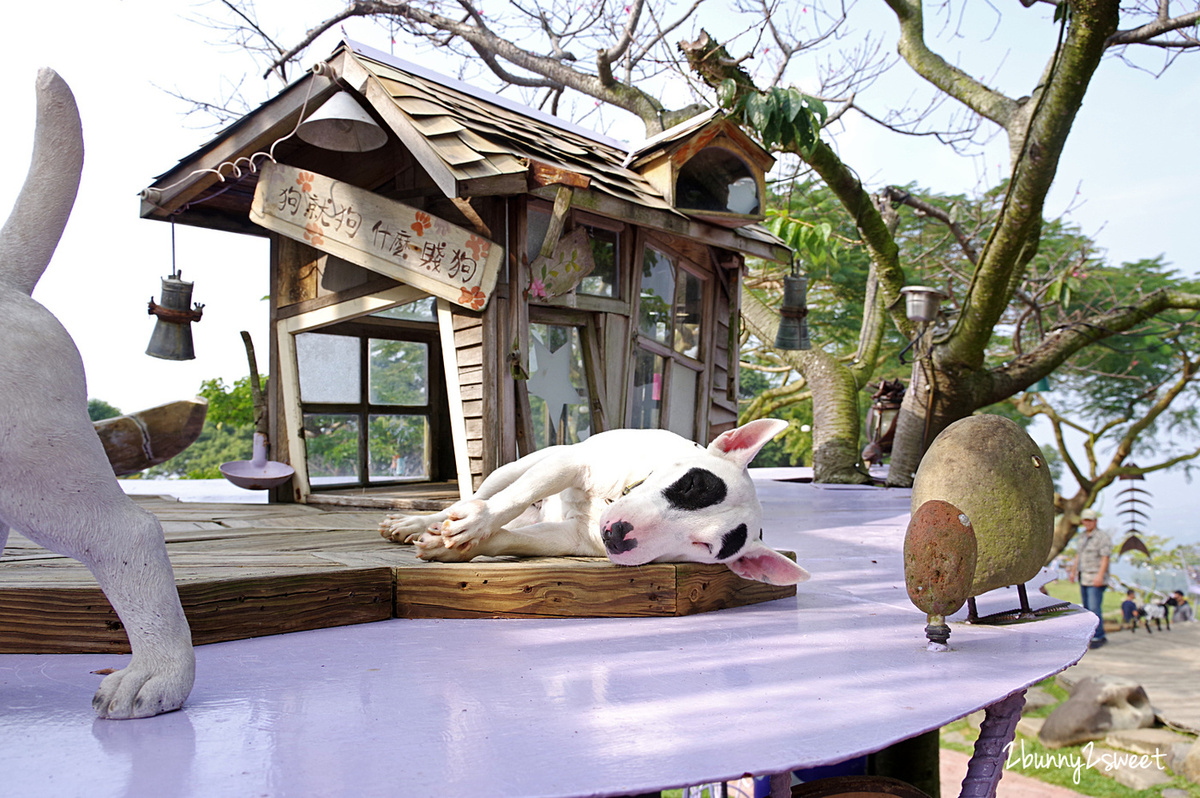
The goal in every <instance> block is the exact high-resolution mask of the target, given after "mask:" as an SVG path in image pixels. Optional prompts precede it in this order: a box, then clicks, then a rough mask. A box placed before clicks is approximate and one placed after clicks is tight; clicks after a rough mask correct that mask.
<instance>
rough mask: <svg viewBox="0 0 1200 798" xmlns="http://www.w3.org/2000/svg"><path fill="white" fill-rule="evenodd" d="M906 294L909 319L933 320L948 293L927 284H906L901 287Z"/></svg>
mask: <svg viewBox="0 0 1200 798" xmlns="http://www.w3.org/2000/svg"><path fill="white" fill-rule="evenodd" d="M900 293H901V294H903V295H904V298H905V301H906V305H905V315H907V316H908V319H909V321H933V320H935V319H936V318H937V316H938V310H939V309H940V308H941V306H942V300H943V299H945V298H946V295H945V294H943V293H942V292H941V291H939V290H937V289H936V288H930V287H928V286H925V285H906V286H905V287H904V288H901V289H900Z"/></svg>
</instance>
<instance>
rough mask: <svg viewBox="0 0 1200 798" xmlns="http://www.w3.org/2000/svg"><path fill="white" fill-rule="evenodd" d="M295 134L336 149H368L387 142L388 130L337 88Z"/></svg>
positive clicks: (318, 145)
mask: <svg viewBox="0 0 1200 798" xmlns="http://www.w3.org/2000/svg"><path fill="white" fill-rule="evenodd" d="M296 135H297V136H299V137H300V138H301V139H303V140H304V141H307V142H308V143H309V144H313V145H315V146H317V147H321V148H322V149H326V150H334V151H336V152H370V151H371V150H376V149H379V148H380V147H382V146H383V145H384V144H387V133H386V132H385V131H384V129H383V128H381V127H380V126H379V125H378V124H377V123H376V122H375V120H374V119H372V118H371V115H370V114H368V113H367V112H366V110H364V109H363V107H362V106H361V105H359V104H358V101H357V100H355V99H354V98H353V97H352V96H351V95H350V93H349V92H347V91H339V92H338V93H337V94H335V95H333V96H332V97H330V98H329V99H328V100H326V101H325V103H324V104H323V105H322V106H321V107H320V108H318V109H317V110H316V111H314V112H313V114H312V116H310V117H308V119H305V120H304V121H303V122H302V123H301V124H300V126H299V127H298V128H296Z"/></svg>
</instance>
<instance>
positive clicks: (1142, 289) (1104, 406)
mask: <svg viewBox="0 0 1200 798" xmlns="http://www.w3.org/2000/svg"><path fill="white" fill-rule="evenodd" d="M1054 290H1055V291H1056V292H1058V296H1057V307H1056V311H1055V313H1054V314H1053V315H1051V316H1047V318H1045V319H1043V320H1041V322H1040V323H1042V324H1046V325H1047V326H1048V327H1049V328H1050V329H1051V330H1056V329H1067V328H1069V327H1070V326H1071V325H1072V324H1078V323H1079V322H1078V321H1076V320H1082V319H1086V318H1089V317H1091V316H1092V314H1093V313H1095V310H1096V308H1097V307H1103V306H1111V305H1112V304H1114V303H1116V302H1120V301H1121V300H1122V299H1123V298H1125V297H1131V296H1137V295H1145V294H1147V293H1150V292H1167V291H1172V292H1181V293H1182V292H1189V293H1195V292H1197V291H1198V290H1200V285H1197V283H1196V281H1194V280H1189V279H1185V278H1183V277H1181V276H1180V275H1179V273H1178V272H1176V271H1175V270H1174V269H1171V268H1170V267H1169V266H1168V265H1167V264H1166V263H1164V262H1163V261H1162V259H1161V258H1153V259H1149V260H1141V261H1137V262H1134V263H1125V264H1122V265H1121V267H1120V268H1114V267H1112V266H1108V265H1106V264H1104V263H1103V262H1101V261H1099V260H1097V259H1094V258H1090V257H1085V258H1082V259H1080V260H1079V261H1078V262H1077V263H1076V265H1075V266H1074V267H1072V268H1071V269H1069V270H1067V271H1064V272H1063V273H1062V277H1061V278H1060V279H1059V280H1058V285H1057V287H1055V288H1054ZM1198 316H1200V313H1197V312H1196V311H1170V310H1168V311H1164V312H1161V313H1159V314H1158V315H1156V316H1153V317H1150V318H1148V319H1145V320H1144V321H1143V322H1142V323H1141V324H1139V325H1137V326H1135V327H1133V328H1131V329H1130V330H1128V331H1127V332H1125V333H1124V334H1123V335H1120V336H1114V337H1112V338H1109V339H1108V340H1105V341H1102V342H1100V343H1099V344H1098V345H1094V346H1091V347H1088V348H1086V349H1084V350H1082V351H1080V352H1079V353H1078V354H1076V355H1075V356H1074V357H1072V358H1071V359H1070V360H1068V361H1067V362H1066V363H1064V364H1063V365H1062V366H1061V367H1060V368H1059V369H1058V370H1057V371H1055V373H1054V376H1053V383H1052V386H1051V387H1052V388H1053V390H1052V391H1050V390H1034V391H1029V392H1026V393H1022V394H1019V395H1017V396H1015V397H1013V398H1012V399H1011V400H1010V401H1011V402H1012V404H1013V406H1014V407H1015V408H1016V409H1017V410H1018V411H1019V412H1020V413H1022V414H1024V415H1025V416H1027V417H1029V418H1030V419H1033V418H1041V419H1044V420H1045V421H1047V422H1049V424H1050V428H1051V431H1052V433H1053V435H1054V440H1055V448H1056V449H1057V452H1058V455H1059V458H1060V459H1061V461H1062V464H1063V466H1064V467H1065V469H1066V471H1067V472H1069V473H1070V474H1071V477H1072V478H1073V480H1074V482H1075V485H1074V486H1073V488H1068V487H1066V486H1064V487H1063V489H1062V492H1061V493H1058V494H1057V495H1056V496H1055V505H1056V508H1057V510H1058V512H1059V513H1060V516H1059V521H1058V524H1057V526H1056V528H1055V535H1054V546H1053V548H1052V550H1051V557H1052V558H1053V557H1054V556H1055V555H1057V554H1058V553H1059V552H1060V551H1062V550H1063V548H1064V547H1065V546H1066V545H1067V544H1068V543H1069V542H1070V540H1071V538H1072V536H1074V534H1075V532H1076V526H1077V524H1078V519H1079V513H1080V512H1082V511H1083V510H1085V509H1087V508H1088V507H1091V506H1092V505H1093V504H1094V503H1095V501H1096V499H1097V497H1098V496H1099V495H1100V493H1101V491H1103V490H1104V489H1105V488H1107V487H1109V486H1110V485H1112V483H1113V482H1115V481H1116V480H1117V479H1118V478H1120V477H1123V476H1125V477H1131V476H1141V475H1144V474H1149V473H1152V472H1154V471H1162V470H1165V469H1168V468H1173V467H1176V466H1183V467H1185V468H1187V467H1190V466H1189V464H1190V462H1191V461H1192V460H1193V459H1194V458H1196V457H1198V456H1200V446H1197V444H1196V439H1197V437H1198V436H1200V415H1198V407H1200V379H1198V378H1200V323H1198V322H1197V317H1198ZM1072 433H1073V434H1074V436H1073V438H1072ZM1073 440H1074V441H1076V442H1074V443H1073ZM1135 458H1136V461H1137V462H1136V464H1135V462H1134V459H1135Z"/></svg>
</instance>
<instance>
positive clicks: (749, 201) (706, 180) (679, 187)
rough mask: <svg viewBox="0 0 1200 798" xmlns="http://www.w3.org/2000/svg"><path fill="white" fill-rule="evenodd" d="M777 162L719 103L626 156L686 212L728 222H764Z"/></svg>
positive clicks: (628, 162) (734, 224) (731, 224)
mask: <svg viewBox="0 0 1200 798" xmlns="http://www.w3.org/2000/svg"><path fill="white" fill-rule="evenodd" d="M774 163H775V159H774V158H773V157H772V156H771V154H770V153H769V152H767V151H766V150H765V149H763V148H762V145H760V144H759V143H758V142H756V141H754V139H752V138H750V137H749V136H747V135H746V133H745V132H744V131H742V130H741V129H740V128H739V127H738V126H737V125H735V124H733V123H732V122H730V121H729V120H728V119H726V118H725V117H724V116H722V115H721V112H720V110H719V109H716V108H714V109H712V110H711V111H708V112H707V113H703V114H701V115H699V116H697V117H693V118H692V119H689V120H688V121H686V122H684V123H682V124H679V125H676V126H675V127H673V128H671V129H669V130H664V131H663V132H662V133H660V134H658V135H657V136H655V137H653V138H651V139H650V140H649V141H647V142H646V143H645V144H643V145H642V146H641V147H639V148H638V149H636V150H634V151H633V152H631V153H630V154H629V157H628V158H627V159H626V161H625V165H626V166H627V167H629V168H630V169H634V170H636V171H638V172H639V173H640V174H641V175H642V177H644V178H646V180H647V181H648V182H649V183H650V185H652V186H654V188H655V189H657V190H658V191H660V192H661V193H662V196H663V199H665V200H666V201H667V202H669V203H670V204H671V205H673V206H674V207H675V208H676V209H677V210H679V211H680V212H681V213H685V214H687V215H688V216H691V217H693V218H696V219H701V220H703V221H706V222H709V223H711V224H717V225H721V226H722V227H743V226H745V225H749V224H754V223H756V222H760V221H762V219H763V210H764V204H765V196H766V192H767V188H766V179H765V178H766V173H767V170H769V169H770V168H771V167H772V165H774Z"/></svg>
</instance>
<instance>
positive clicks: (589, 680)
mask: <svg viewBox="0 0 1200 798" xmlns="http://www.w3.org/2000/svg"><path fill="white" fill-rule="evenodd" d="M759 494H760V498H761V499H762V500H763V504H764V509H765V510H766V513H767V534H766V539H767V542H768V543H770V544H771V545H774V546H777V547H779V548H789V549H794V550H795V551H796V552H797V555H798V559H799V561H800V562H801V563H802V564H803V565H804V566H805V567H807V568H808V569H809V570H810V571H812V572H813V574H814V577H813V579H812V580H811V581H809V582H807V583H805V584H802V585H800V588H799V593H798V595H797V596H796V597H795V598H793V599H786V600H781V601H775V602H770V603H767V604H760V605H756V606H752V607H744V608H739V609H733V610H725V611H721V612H714V613H705V614H701V615H694V616H688V617H682V618H647V619H579V620H544V621H543V620H437V621H405V620H394V621H386V622H381V623H374V624H367V625H363V626H354V627H343V628H339V629H326V630H320V631H313V632H300V633H296V634H290V635H279V636H275V637H264V638H259V639H255V640H242V641H236V642H230V643H219V644H215V645H209V646H203V647H200V648H199V649H197V660H198V662H197V681H196V688H195V690H194V691H193V693H192V695H191V697H190V698H189V700H188V702H187V704H186V706H185V707H184V709H183V710H182V711H180V712H175V713H171V714H168V715H164V716H160V717H157V718H151V719H147V720H140V721H100V720H96V719H95V718H94V716H93V714H92V710H91V707H90V698H91V694H92V692H93V691H94V690H95V688H96V686H97V685H98V683H99V680H100V677H99V676H95V675H93V674H92V673H91V671H94V670H97V669H100V668H105V667H114V666H116V667H120V666H121V665H123V664H124V661H125V657H120V656H112V655H99V654H96V655H49V656H47V655H43V656H36V655H2V656H0V773H3V774H4V776H3V777H2V782H0V783H2V784H3V788H2V789H0V793H3V794H4V795H12V796H22V797H26V796H28V797H33V796H55V797H56V798H57V797H58V796H88V798H104V797H105V796H130V797H131V798H142V797H143V796H144V797H145V798H162V797H163V796H196V798H215V797H217V796H237V797H238V798H248V797H249V796H272V798H284V797H285V796H356V797H361V798H367V797H368V796H504V797H506V798H507V797H510V796H528V797H530V798H532V797H533V796H547V797H548V796H562V797H564V798H565V797H570V796H591V795H597V796H601V795H621V794H628V793H639V792H646V791H649V790H652V789H659V788H667V787H677V786H681V785H685V784H696V783H701V782H708V781H715V780H717V779H720V778H733V777H737V776H740V775H742V774H744V773H771V772H779V771H783V770H787V769H791V768H796V767H803V766H811V765H817V764H824V763H831V762H836V761H841V760H843V759H846V758H849V757H851V756H855V755H858V754H861V753H866V752H870V751H875V750H878V749H880V748H883V747H885V746H887V745H889V744H891V743H893V742H895V741H897V740H901V739H904V738H907V737H910V736H912V735H914V734H917V733H920V732H924V731H927V730H930V729H934V728H937V727H939V726H942V725H944V724H945V723H947V722H949V721H951V720H954V719H956V718H959V717H962V716H963V715H965V714H967V713H969V712H971V711H974V710H976V709H978V708H980V707H983V706H985V705H987V704H990V703H992V702H994V701H996V700H998V699H1000V698H1003V697H1004V696H1006V695H1008V694H1010V693H1012V692H1014V691H1016V690H1019V689H1021V688H1023V687H1025V686H1027V685H1029V684H1032V683H1034V682H1036V681H1039V680H1041V679H1042V678H1044V677H1046V676H1049V675H1052V674H1054V673H1056V672H1058V671H1060V670H1062V669H1064V668H1066V667H1067V666H1069V665H1071V664H1072V663H1074V662H1075V661H1077V660H1078V659H1079V658H1080V657H1081V656H1082V655H1083V653H1084V651H1085V650H1086V647H1087V640H1088V638H1089V637H1090V634H1091V629H1092V627H1093V626H1094V618H1093V617H1091V616H1088V615H1087V614H1086V613H1083V612H1073V613H1069V614H1066V615H1060V616H1057V617H1052V618H1047V619H1043V620H1039V621H1037V622H1033V623H1025V624H1017V625H1012V626H1004V627H968V626H964V625H962V624H957V623H956V624H953V625H952V626H953V630H954V631H953V634H952V636H951V639H950V643H951V647H952V649H953V650H952V651H950V652H946V653H942V654H934V653H930V652H928V651H926V650H925V640H924V633H923V627H924V616H923V615H922V614H921V613H920V612H919V611H918V610H917V609H916V608H914V607H913V606H912V605H911V604H910V603H909V601H908V598H907V595H906V593H905V589H904V580H903V566H902V563H901V559H900V550H901V546H902V543H903V536H904V529H905V526H906V525H907V522H908V491H899V490H882V489H872V490H864V489H840V490H839V489H829V488H817V487H814V486H811V485H800V484H794V483H782V482H771V481H767V480H762V481H760V483H759ZM1031 598H1033V599H1034V601H1035V606H1036V604H1037V603H1039V602H1041V603H1046V602H1048V600H1047V599H1045V597H1044V596H1041V595H1040V594H1035V595H1033V596H1031ZM1015 601H1016V596H1015V591H1013V590H1001V591H995V592H994V593H992V594H989V595H988V596H985V597H982V599H981V602H980V611H981V612H983V613H986V612H990V611H993V610H996V609H1003V608H1008V607H1009V606H1015ZM949 790H950V786H949V785H948V786H947V791H948V792H949Z"/></svg>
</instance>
